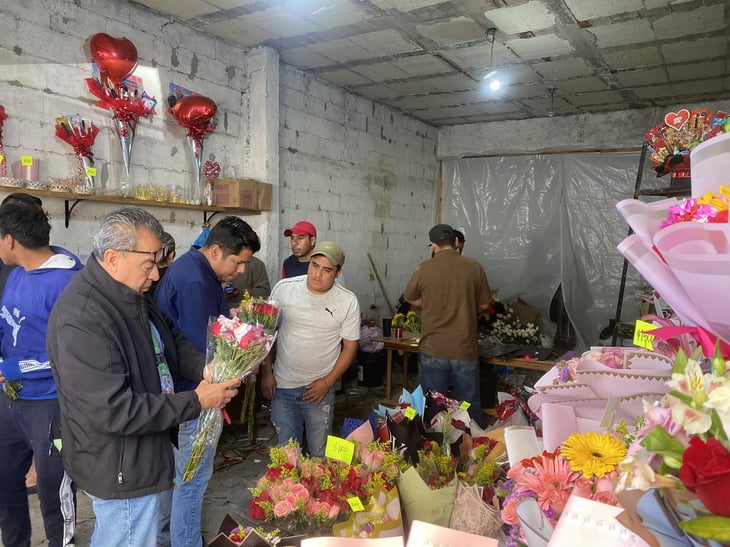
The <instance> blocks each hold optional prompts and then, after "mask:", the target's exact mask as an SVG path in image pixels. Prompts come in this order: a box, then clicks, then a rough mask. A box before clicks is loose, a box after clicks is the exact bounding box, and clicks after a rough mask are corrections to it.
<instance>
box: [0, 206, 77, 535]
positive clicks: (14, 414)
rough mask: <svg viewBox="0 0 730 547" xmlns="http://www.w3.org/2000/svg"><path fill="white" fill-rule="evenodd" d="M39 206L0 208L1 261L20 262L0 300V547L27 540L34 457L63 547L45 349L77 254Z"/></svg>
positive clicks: (44, 509) (48, 526) (50, 526)
mask: <svg viewBox="0 0 730 547" xmlns="http://www.w3.org/2000/svg"><path fill="white" fill-rule="evenodd" d="M50 231H51V225H50V223H49V221H48V217H47V216H46V213H45V212H44V211H43V209H42V207H39V206H33V205H29V204H27V203H21V202H18V201H17V200H10V201H8V202H6V203H4V204H3V205H2V206H0V259H2V261H3V262H4V263H5V264H8V265H14V266H17V267H16V268H14V269H13V270H12V272H11V273H10V275H9V276H8V280H7V283H6V285H5V290H4V291H3V294H2V299H1V300H0V356H1V357H2V362H0V385H2V386H3V389H2V391H0V393H1V394H0V455H1V457H2V464H0V532H2V541H3V544H4V545H17V546H29V545H30V536H31V524H30V511H29V509H28V493H27V490H26V487H25V476H26V474H27V473H28V470H29V469H30V466H31V462H32V461H33V459H35V466H36V474H37V477H38V479H37V481H38V482H37V485H36V488H37V491H38V498H39V500H40V507H41V513H42V515H43V525H44V528H45V532H46V538H47V539H48V542H49V545H50V546H51V547H62V546H63V545H64V544H65V541H64V517H63V514H62V511H61V498H60V495H59V492H60V488H61V482H62V480H63V475H64V472H63V463H62V460H61V454H60V452H59V451H58V449H57V448H56V447H55V446H54V444H53V443H52V440H51V438H50V432H51V428H52V426H53V427H57V426H58V425H60V423H61V418H60V412H59V406H58V397H57V394H56V384H55V382H54V380H53V373H52V370H51V365H50V362H49V359H48V354H47V353H46V328H47V325H48V316H49V315H50V313H51V309H52V308H53V305H54V303H55V302H56V299H57V298H58V296H59V294H61V291H62V290H63V289H64V288H65V287H66V284H67V283H68V282H69V281H70V280H71V278H72V277H73V276H74V274H75V273H76V272H77V271H78V270H80V269H81V267H82V265H81V262H80V261H79V259H78V258H77V257H76V256H74V255H73V254H71V253H70V252H68V251H66V250H65V249H62V248H60V247H52V246H50V245H49V234H50Z"/></svg>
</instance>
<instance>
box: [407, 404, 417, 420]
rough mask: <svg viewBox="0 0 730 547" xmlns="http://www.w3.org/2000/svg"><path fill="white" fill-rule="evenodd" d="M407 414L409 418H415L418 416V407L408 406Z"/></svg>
mask: <svg viewBox="0 0 730 547" xmlns="http://www.w3.org/2000/svg"><path fill="white" fill-rule="evenodd" d="M405 416H406V418H408V419H409V420H412V419H413V418H415V417H416V409H415V408H413V407H412V406H409V407H408V408H406V411H405Z"/></svg>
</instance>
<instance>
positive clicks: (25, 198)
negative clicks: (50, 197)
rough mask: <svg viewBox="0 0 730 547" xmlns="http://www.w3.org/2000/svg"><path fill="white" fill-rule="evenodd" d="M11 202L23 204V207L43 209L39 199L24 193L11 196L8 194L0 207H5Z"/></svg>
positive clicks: (15, 193) (14, 193)
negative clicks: (29, 206) (30, 206)
mask: <svg viewBox="0 0 730 547" xmlns="http://www.w3.org/2000/svg"><path fill="white" fill-rule="evenodd" d="M11 201H14V202H17V203H24V204H25V205H33V206H38V207H43V202H42V201H41V198H39V197H37V196H32V195H30V194H26V193H25V192H13V193H12V194H8V195H7V196H6V197H5V199H4V200H3V201H2V204H0V205H5V204H6V203H8V202H11Z"/></svg>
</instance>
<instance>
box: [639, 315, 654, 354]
mask: <svg viewBox="0 0 730 547" xmlns="http://www.w3.org/2000/svg"><path fill="white" fill-rule="evenodd" d="M655 328H656V325H652V324H651V323H648V322H646V321H641V320H637V321H636V328H635V329H634V345H635V346H639V347H640V348H646V349H648V350H650V351H654V345H653V344H652V342H653V341H654V336H653V335H652V334H648V333H646V332H645V331H648V330H654V329H655Z"/></svg>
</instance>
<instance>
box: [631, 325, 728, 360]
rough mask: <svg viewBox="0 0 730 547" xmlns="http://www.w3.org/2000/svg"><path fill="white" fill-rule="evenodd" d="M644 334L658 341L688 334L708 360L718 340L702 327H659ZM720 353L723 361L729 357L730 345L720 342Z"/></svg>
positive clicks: (713, 352) (713, 353)
mask: <svg viewBox="0 0 730 547" xmlns="http://www.w3.org/2000/svg"><path fill="white" fill-rule="evenodd" d="M644 332H645V333H646V334H650V335H652V336H654V337H655V338H658V339H659V340H670V339H672V338H677V337H678V336H680V335H682V334H689V335H690V336H692V338H694V339H695V340H696V341H697V343H698V344H699V345H700V346H701V347H702V353H703V354H704V355H705V357H708V358H709V357H712V356H713V355H715V343H716V342H717V341H718V340H720V339H719V338H718V337H717V336H715V335H714V334H712V333H711V332H710V331H708V330H706V329H704V328H702V327H689V326H682V327H659V328H656V329H652V330H645V331H644ZM720 353H722V356H723V357H724V358H725V359H727V358H728V357H730V344H727V343H726V342H723V341H722V340H720Z"/></svg>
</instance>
